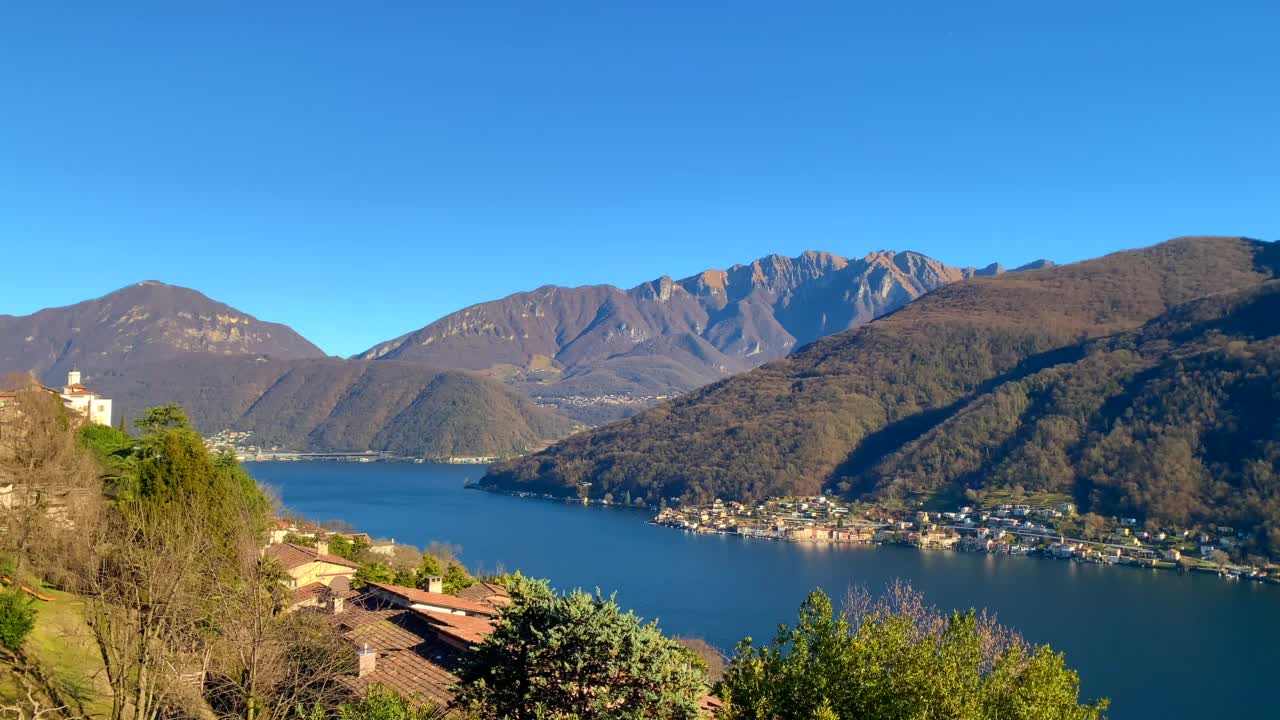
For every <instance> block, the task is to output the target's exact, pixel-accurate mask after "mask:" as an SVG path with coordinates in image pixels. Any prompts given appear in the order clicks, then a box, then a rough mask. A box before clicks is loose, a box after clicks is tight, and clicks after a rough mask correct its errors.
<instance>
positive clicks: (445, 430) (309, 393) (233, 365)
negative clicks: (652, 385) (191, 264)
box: [96, 356, 574, 457]
mask: <svg viewBox="0 0 1280 720" xmlns="http://www.w3.org/2000/svg"><path fill="white" fill-rule="evenodd" d="M96 387H97V388H99V389H100V390H101V391H102V392H103V393H104V394H106V395H108V396H114V397H115V398H116V403H117V406H118V407H120V408H121V410H120V411H119V412H121V413H125V414H126V416H127V417H128V416H130V415H128V414H129V413H137V412H140V410H141V409H142V408H145V407H147V406H149V405H158V404H162V403H163V402H166V401H176V402H178V403H180V404H181V405H182V406H183V407H184V408H187V409H188V412H189V413H190V415H191V418H192V422H193V424H194V425H195V426H196V428H197V429H199V430H200V431H201V432H203V433H206V434H209V433H214V432H217V431H219V430H222V429H224V428H230V429H235V430H244V431H251V432H252V433H253V435H252V437H251V440H252V442H253V444H255V445H258V446H261V447H271V446H279V447H282V448H287V449H294V450H302V449H307V450H321V451H335V452H336V451H348V452H359V451H365V450H378V451H387V452H392V453H396V454H399V455H412V456H428V457H434V456H449V455H497V456H508V455H515V454H518V453H522V452H527V451H529V450H530V449H536V448H540V447H542V446H544V445H546V444H547V443H548V442H550V441H553V440H556V439H559V438H562V437H564V436H565V435H567V434H568V433H569V432H570V431H571V430H572V429H573V427H574V424H573V423H572V422H571V421H570V420H569V419H567V418H565V417H563V416H561V415H559V414H557V413H555V412H554V411H552V410H548V409H545V408H540V407H538V406H537V405H535V404H534V403H533V401H531V400H529V399H528V398H526V397H524V396H522V395H520V394H518V393H516V392H514V391H512V390H510V389H508V388H506V387H504V386H503V385H502V384H501V383H499V382H497V381H494V380H490V379H487V378H482V377H479V376H477V375H474V374H471V373H467V372H461V371H456V370H451V371H442V370H438V369H435V368H432V367H428V366H425V365H421V364H419V363H406V362H390V361H388V362H372V361H360V360H339V359H337V358H324V359H315V360H275V359H272V358H267V357H260V356H258V357H232V358H222V357H207V356H191V357H188V358H185V359H183V360H168V361H164V362H157V363H152V364H148V365H142V366H131V367H126V368H124V369H121V370H118V371H111V372H108V373H105V374H103V375H101V376H99V379H98V381H97V383H96Z"/></svg>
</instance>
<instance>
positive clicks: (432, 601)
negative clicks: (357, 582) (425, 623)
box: [369, 583, 498, 617]
mask: <svg viewBox="0 0 1280 720" xmlns="http://www.w3.org/2000/svg"><path fill="white" fill-rule="evenodd" d="M369 585H370V586H372V587H375V588H378V589H379V590H382V591H383V592H387V593H390V594H392V595H395V596H397V597H400V598H402V599H403V600H404V601H405V603H406V604H410V605H434V606H435V607H442V608H449V609H451V610H462V611H463V612H471V613H476V614H477V615H488V616H490V617H492V616H494V615H497V614H498V611H497V610H496V609H495V608H494V607H493V606H492V605H485V604H483V603H478V602H471V601H470V600H463V599H462V598H458V597H454V596H453V595H445V594H443V593H433V592H427V591H426V590H419V589H417V588H410V587H402V586H400V585H386V584H384V583H369Z"/></svg>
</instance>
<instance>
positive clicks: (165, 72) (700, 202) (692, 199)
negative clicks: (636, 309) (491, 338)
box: [0, 0, 1280, 355]
mask: <svg viewBox="0 0 1280 720" xmlns="http://www.w3.org/2000/svg"><path fill="white" fill-rule="evenodd" d="M198 6H203V7H198ZM1278 37H1280V3H1275V2H1253V3H1245V2H1218V3H1211V2H1170V1H1165V2H1133V1H1129V0H1126V1H1125V2H1115V0H1108V1H1107V2H1029V1H1028V0H1018V1H1016V2H1000V3H996V2H978V1H975V2H954V1H952V0H946V1H941V0H940V1H938V2H928V3H925V2H894V3H888V2H882V3H874V4H873V3H860V2H852V1H849V0H846V1H844V2H833V3H780V2H763V3H753V2H743V1H742V0H737V1H735V2H724V3H714V2H688V1H684V0H682V1H681V2H670V3H665V2H622V3H620V2H582V3H559V2H514V3H498V2H494V3H468V2H463V3H433V2H406V3H402V4H400V3H352V2H315V1H314V0H312V1H310V2H300V3H286V2H275V1H272V2H262V1H261V0H255V1H254V2H245V3H235V2H205V3H197V2H156V3H153V4H141V3H131V2H99V1H96V0H95V1H92V2H90V1H86V2H81V3H53V2H31V3H5V4H4V5H3V6H2V7H0V267H4V268H9V267H11V268H15V269H16V272H10V271H8V270H5V271H4V272H3V273H2V274H0V277H2V278H3V280H2V281H0V313H12V314H25V313H28V312H32V311H34V310H36V309H38V308H41V307H45V306H50V305H62V304H69V303H72V302H76V301H79V300H82V299H86V298H89V297H94V296H97V295H101V294H103V293H105V292H108V291H110V290H113V289H115V288H118V287H121V286H123V285H127V284H129V283H132V282H136V281H138V280H142V279H158V280H163V281H166V282H171V283H176V284H180V285H187V286H191V287H195V288H198V289H200V290H201V291H203V292H205V293H206V294H208V295H210V296H212V297H214V298H216V299H219V300H222V301H224V302H227V303H229V304H231V305H234V306H236V307H238V308H240V309H242V310H245V311H246V312H249V313H252V314H254V315H257V316H258V317H260V318H263V319H268V320H275V321H280V322H286V323H289V324H290V325H292V326H294V327H295V328H296V329H298V330H299V331H300V332H302V333H303V334H304V335H306V336H307V337H309V338H310V339H312V340H313V341H314V342H316V343H318V344H319V345H321V346H322V347H323V348H325V349H326V350H327V351H329V352H331V353H335V354H343V355H346V354H350V353H354V352H357V351H360V350H363V349H364V348H366V347H368V346H370V345H372V344H374V343H375V342H378V341H380V340H384V339H387V338H390V337H393V336H396V335H399V334H401V333H403V332H406V331H409V330H411V329H415V328H417V327H420V326H422V325H424V324H426V323H427V322H429V321H430V320H433V319H435V318H437V317H439V316H441V315H443V314H445V313H447V312H450V311H452V310H455V309H458V308H461V307H463V306H465V305H468V304H471V303H474V302H478V301H482V300H486V299H491V298H495V297H499V296H502V295H505V294H507V293H510V292H513V291H517V290H522V289H530V288H534V287H537V286H539V285H543V284H547V283H558V284H587V283H606V282H607V283H613V284H617V285H622V286H630V285H634V284H636V283H639V282H642V281H644V280H648V279H652V278H655V277H658V276H660V275H663V274H668V275H672V276H677V277H679V276H683V275H687V274H692V273H694V272H696V271H698V270H701V269H703V268H707V267H722V266H726V265H729V264H732V263H734V262H738V261H747V260H750V259H752V258H755V257H758V256H760V255H764V254H767V253H770V252H779V253H787V254H794V253H797V252H799V251H801V250H804V249H810V248H812V249H823V250H829V251H832V252H836V253H840V254H845V255H861V254H863V253H866V252H868V251H871V250H875V249H881V248H889V249H914V250H918V251H921V252H925V253H927V254H930V255H932V256H934V257H937V258H938V259H940V260H943V261H946V262H949V263H952V264H973V265H981V264H986V263H988V262H991V261H993V260H999V261H1001V262H1003V263H1005V264H1006V265H1014V264H1018V263H1021V262H1025V261H1027V260H1031V259H1034V258H1037V257H1041V256H1045V257H1049V258H1052V259H1055V260H1059V261H1070V260H1076V259H1081V258H1084V257H1089V256H1093V255H1097V254H1102V253H1104V252H1107V251H1110V250H1114V249H1119V248H1124V247H1135V246H1140V245H1146V244H1150V243H1153V242H1157V241H1160V240H1163V239H1166V238H1169V237H1172V236H1176V235H1183V234H1202V233H1219V234H1247V235H1253V236H1257V237H1264V238H1267V239H1274V238H1276V237H1277V236H1280V89H1278V88H1280V42H1277V38H1278Z"/></svg>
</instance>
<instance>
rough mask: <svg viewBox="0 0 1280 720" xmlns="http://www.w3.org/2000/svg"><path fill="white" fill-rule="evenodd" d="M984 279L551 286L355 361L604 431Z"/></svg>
mask: <svg viewBox="0 0 1280 720" xmlns="http://www.w3.org/2000/svg"><path fill="white" fill-rule="evenodd" d="M988 272H989V273H992V274H994V273H995V272H998V270H997V269H995V268H990V269H989V270H986V271H976V270H973V269H961V268H955V267H950V266H948V265H944V264H943V263H940V262H938V261H936V260H933V259H931V258H928V257H926V256H924V255H920V254H918V253H913V252H900V253H895V252H876V253H872V254H870V255H867V256H866V257H863V258H859V259H853V260H850V259H846V258H843V257H840V256H838V255H833V254H831V253H824V252H806V253H803V254H801V255H800V256H798V257H785V256H781V255H770V256H768V257H764V258H761V259H759V260H756V261H754V262H752V263H749V264H746V265H735V266H733V267H731V268H729V269H727V270H707V271H704V272H702V273H699V274H697V275H694V276H692V277H687V278H684V279H682V280H673V279H671V278H669V277H661V278H658V279H657V280H653V281H651V282H647V283H644V284H642V285H639V286H637V287H634V288H631V289H630V290H623V289H620V288H616V287H613V286H610V285H594V286H586V287H576V288H566V287H556V286H545V287H541V288H538V289H537V290H534V291H532V292H524V293H517V294H514V295H510V296H507V297H505V298H502V299H501V300H495V301H492V302H487V303H481V304H479V305H474V306H472V307H469V308H465V309H463V310H460V311H458V312H456V313H453V314H451V315H448V316H446V317H444V318H441V319H440V320H438V321H436V322H433V323H431V324H430V325H427V326H426V327H424V328H422V329H420V330H417V331H414V332H412V333H409V334H407V335H404V336H401V337H399V338H396V339H394V340H391V341H388V342H385V343H382V344H380V345H377V346H375V347H373V348H371V349H369V350H368V351H366V352H364V353H361V354H360V355H359V356H358V357H359V358H361V359H395V360H414V361H420V362H426V363H428V364H431V365H434V366H437V367H452V368H463V369H468V370H478V371H482V372H485V373H488V374H490V375H494V376H498V377H501V378H502V379H504V380H506V381H508V382H510V383H512V384H514V385H516V386H517V387H519V388H520V389H522V390H524V391H525V392H527V393H529V394H531V395H533V396H534V397H535V398H537V399H539V400H541V401H543V402H545V403H548V404H552V405H557V406H560V407H561V408H562V409H565V410H567V411H568V412H570V413H572V414H574V415H576V416H578V417H580V418H581V419H584V420H587V421H592V420H595V421H599V420H602V419H608V418H609V417H616V416H619V415H625V414H629V412H631V411H634V410H635V409H638V408H639V407H643V406H645V405H647V404H651V401H652V400H655V399H657V398H660V397H664V396H669V395H672V394H675V393H679V392H684V391H687V390H690V389H692V388H695V387H698V386H700V385H704V384H706V383H709V382H712V381H715V380H717V379H720V378H722V377H724V376H726V375H728V374H731V373H735V372H740V371H742V370H746V369H749V368H752V367H755V366H757V365H760V364H762V363H765V362H768V361H770V360H776V359H778V358H781V357H784V356H786V355H787V354H788V353H790V352H791V351H792V350H793V349H795V348H796V347H798V346H801V345H805V344H807V343H810V342H812V341H814V340H816V339H818V338H821V337H823V336H826V335H830V334H832V333H837V332H841V331H843V330H847V329H850V328H853V327H857V326H859V325H861V324H863V323H866V322H869V321H871V320H873V319H875V318H877V317H880V316H881V315H884V314H886V313H889V312H892V311H894V310H896V309H898V308H899V307H902V306H903V305H905V304H906V303H908V302H910V301H911V300H914V299H915V298H917V297H920V296H921V295H923V294H925V293H927V292H929V291H931V290H933V289H935V288H938V287H941V286H943V285H945V284H947V283H951V282H955V281H957V280H961V279H964V278H966V277H970V276H972V275H975V274H987V273H988ZM629 401H630V402H629Z"/></svg>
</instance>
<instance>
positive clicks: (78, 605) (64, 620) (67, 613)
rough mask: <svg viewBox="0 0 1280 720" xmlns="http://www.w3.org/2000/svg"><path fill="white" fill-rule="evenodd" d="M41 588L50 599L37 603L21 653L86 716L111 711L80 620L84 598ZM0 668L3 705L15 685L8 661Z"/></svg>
mask: <svg viewBox="0 0 1280 720" xmlns="http://www.w3.org/2000/svg"><path fill="white" fill-rule="evenodd" d="M42 593H43V594H45V595H49V596H52V597H53V598H54V600H53V602H40V601H37V602H36V604H37V607H38V609H39V612H40V614H39V616H38V617H37V621H36V627H35V629H34V630H33V631H32V632H31V635H30V636H28V637H27V641H26V643H25V644H24V646H23V652H24V653H25V655H26V656H27V658H28V660H29V661H31V662H34V663H35V664H36V665H37V667H38V668H39V671H40V672H41V673H42V674H43V675H44V676H45V677H46V678H47V679H48V680H49V681H50V682H51V684H52V685H53V688H54V690H55V691H56V692H57V693H59V694H60V695H61V696H62V697H63V698H64V699H65V700H67V701H69V702H74V703H80V704H81V705H82V706H83V709H84V712H85V714H86V715H87V716H88V717H106V716H107V715H109V714H110V711H111V701H110V690H109V689H108V687H107V683H106V677H105V674H104V672H103V668H102V659H101V657H100V656H99V655H98V650H97V647H96V646H95V645H94V644H93V639H92V636H91V635H90V634H89V628H88V627H86V626H85V624H84V616H83V614H82V608H83V603H82V602H81V601H80V599H79V598H77V597H76V596H75V595H71V594H69V593H64V592H60V591H57V590H49V589H45V590H43V591H42ZM0 668H3V671H0V704H8V703H10V702H12V701H13V700H14V693H15V692H17V691H18V689H19V688H18V685H17V681H16V678H15V677H14V673H13V672H11V670H12V669H13V667H12V665H11V664H7V663H5V661H3V660H0ZM77 711H78V710H77Z"/></svg>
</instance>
